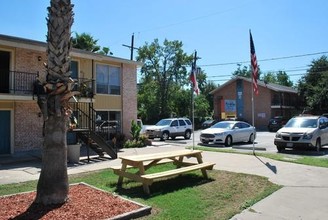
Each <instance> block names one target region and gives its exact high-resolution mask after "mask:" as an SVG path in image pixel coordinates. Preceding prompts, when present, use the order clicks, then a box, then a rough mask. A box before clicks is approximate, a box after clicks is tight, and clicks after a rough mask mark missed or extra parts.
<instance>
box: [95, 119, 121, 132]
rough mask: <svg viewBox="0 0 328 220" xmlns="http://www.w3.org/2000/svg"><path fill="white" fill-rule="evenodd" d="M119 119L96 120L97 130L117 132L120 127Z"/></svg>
mask: <svg viewBox="0 0 328 220" xmlns="http://www.w3.org/2000/svg"><path fill="white" fill-rule="evenodd" d="M118 126H119V123H118V121H108V120H106V121H103V120H98V121H96V132H116V131H117V129H118Z"/></svg>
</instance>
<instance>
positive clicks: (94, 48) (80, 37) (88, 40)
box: [72, 32, 112, 55]
mask: <svg viewBox="0 0 328 220" xmlns="http://www.w3.org/2000/svg"><path fill="white" fill-rule="evenodd" d="M97 43H98V40H96V39H94V37H93V36H92V35H90V34H88V33H85V32H83V33H81V34H79V33H76V32H75V37H72V46H73V47H74V48H77V49H81V50H86V51H90V52H94V53H99V54H103V55H108V54H110V55H111V54H112V52H110V49H109V47H101V46H99V45H98V44H97Z"/></svg>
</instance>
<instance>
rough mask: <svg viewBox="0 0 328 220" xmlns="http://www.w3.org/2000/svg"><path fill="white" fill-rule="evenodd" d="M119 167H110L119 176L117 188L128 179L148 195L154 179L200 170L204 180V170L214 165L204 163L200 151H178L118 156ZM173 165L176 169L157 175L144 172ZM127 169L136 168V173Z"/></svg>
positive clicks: (205, 173) (205, 174)
mask: <svg viewBox="0 0 328 220" xmlns="http://www.w3.org/2000/svg"><path fill="white" fill-rule="evenodd" d="M119 158H120V159H121V163H122V165H121V166H116V167H111V169H113V171H114V173H115V174H117V175H118V176H119V178H118V182H117V186H118V187H121V186H122V183H123V178H124V177H126V178H129V179H132V180H134V181H137V182H141V183H142V184H143V189H144V191H145V192H146V193H147V194H150V191H149V186H150V185H151V184H152V183H153V181H154V180H155V179H161V178H164V177H170V176H175V175H179V174H182V173H186V172H190V171H193V170H198V169H200V170H201V171H202V174H203V176H204V177H205V178H208V176H207V172H206V170H211V169H213V166H214V165H215V163H204V162H203V159H202V151H200V150H187V149H186V150H178V151H169V152H161V153H153V154H143V155H132V156H120V157H119ZM187 158H188V159H189V158H196V162H193V161H192V162H190V161H184V159H187ZM162 163H173V164H175V165H176V169H172V170H168V171H163V172H159V173H152V174H146V173H145V171H146V170H148V169H149V168H150V167H152V166H155V165H158V164H162ZM128 168H137V172H135V173H133V172H130V171H129V169H128Z"/></svg>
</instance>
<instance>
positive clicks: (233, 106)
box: [210, 76, 302, 129]
mask: <svg viewBox="0 0 328 220" xmlns="http://www.w3.org/2000/svg"><path fill="white" fill-rule="evenodd" d="M258 87H259V94H258V95H255V94H254V125H255V127H256V128H257V129H266V127H267V125H268V122H269V119H270V118H272V117H274V116H285V117H286V118H290V117H292V116H294V115H296V114H299V113H301V112H302V106H301V102H300V100H301V99H300V98H299V96H298V93H297V90H295V89H294V88H291V87H287V86H282V85H278V84H273V83H265V82H262V81H258ZM210 94H212V95H213V102H214V118H215V119H219V120H221V119H226V118H240V119H243V120H246V121H248V122H250V123H252V81H251V79H249V78H245V77H240V76H238V77H235V78H232V79H231V80H229V81H228V82H226V83H224V84H223V85H222V86H220V87H218V88H217V89H215V90H213V91H211V93H210Z"/></svg>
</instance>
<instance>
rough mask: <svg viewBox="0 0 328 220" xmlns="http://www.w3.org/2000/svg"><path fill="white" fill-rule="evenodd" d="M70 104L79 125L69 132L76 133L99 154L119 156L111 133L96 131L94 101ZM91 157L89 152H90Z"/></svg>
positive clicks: (112, 156) (114, 157)
mask: <svg viewBox="0 0 328 220" xmlns="http://www.w3.org/2000/svg"><path fill="white" fill-rule="evenodd" d="M70 106H71V108H72V110H73V112H74V115H75V116H76V118H77V122H78V123H77V127H76V128H75V129H73V130H71V131H69V132H74V133H76V135H77V137H78V138H79V139H80V140H81V141H82V142H84V143H85V144H86V145H87V147H88V149H89V148H90V149H92V150H93V151H94V152H95V153H97V154H98V155H99V156H104V154H105V153H107V154H108V155H109V156H110V157H111V158H113V159H116V158H117V149H116V147H115V144H113V142H112V141H111V140H110V139H104V138H103V137H112V135H111V134H105V135H104V133H103V132H98V131H96V111H95V109H94V108H93V104H92V103H80V102H77V103H70ZM88 158H89V152H88Z"/></svg>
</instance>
